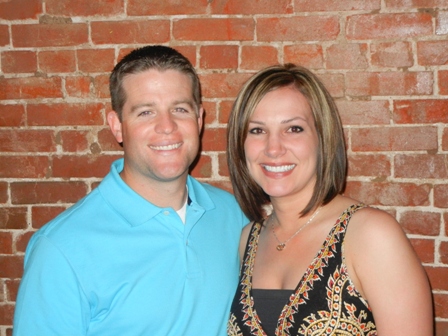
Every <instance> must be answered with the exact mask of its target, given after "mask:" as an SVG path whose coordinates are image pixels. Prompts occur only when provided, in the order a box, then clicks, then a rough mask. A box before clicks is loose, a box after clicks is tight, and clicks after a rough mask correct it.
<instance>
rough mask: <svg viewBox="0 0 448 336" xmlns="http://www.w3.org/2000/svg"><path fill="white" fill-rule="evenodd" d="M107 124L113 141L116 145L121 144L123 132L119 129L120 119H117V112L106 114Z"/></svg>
mask: <svg viewBox="0 0 448 336" xmlns="http://www.w3.org/2000/svg"><path fill="white" fill-rule="evenodd" d="M107 123H108V124H109V128H110V130H111V132H112V134H113V135H114V137H115V139H116V140H117V142H118V143H120V144H121V143H122V142H123V132H122V127H121V121H120V118H119V117H118V114H117V112H115V111H110V112H109V113H108V114H107Z"/></svg>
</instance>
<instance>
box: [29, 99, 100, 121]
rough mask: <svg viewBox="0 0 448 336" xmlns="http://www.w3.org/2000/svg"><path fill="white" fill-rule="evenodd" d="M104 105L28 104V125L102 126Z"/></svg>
mask: <svg viewBox="0 0 448 336" xmlns="http://www.w3.org/2000/svg"><path fill="white" fill-rule="evenodd" d="M103 109H104V105H103V104H101V103H91V104H89V103H86V104H84V103H80V104H76V103H75V104H69V103H61V104H29V105H28V123H29V125H31V126H63V125H64V126H65V125H72V126H79V125H86V126H90V125H103V124H104V119H103V113H102V111H103Z"/></svg>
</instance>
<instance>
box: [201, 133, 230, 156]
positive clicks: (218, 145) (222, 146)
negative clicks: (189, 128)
mask: <svg viewBox="0 0 448 336" xmlns="http://www.w3.org/2000/svg"><path fill="white" fill-rule="evenodd" d="M226 139H227V129H225V128H206V129H204V133H203V136H202V150H203V151H225V150H226Z"/></svg>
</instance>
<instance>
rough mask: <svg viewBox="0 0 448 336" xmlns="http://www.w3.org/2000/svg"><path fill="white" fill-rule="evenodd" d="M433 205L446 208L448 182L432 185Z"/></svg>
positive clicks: (447, 202) (447, 203) (447, 204)
mask: <svg viewBox="0 0 448 336" xmlns="http://www.w3.org/2000/svg"><path fill="white" fill-rule="evenodd" d="M434 205H435V206H436V207H438V208H448V184H436V185H435V186H434ZM445 223H448V221H445ZM447 227H448V225H447Z"/></svg>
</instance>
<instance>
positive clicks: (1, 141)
mask: <svg viewBox="0 0 448 336" xmlns="http://www.w3.org/2000/svg"><path fill="white" fill-rule="evenodd" d="M0 151H2V152H18V153H22V152H54V151H56V146H55V139H54V132H53V131H45V130H27V129H24V130H0Z"/></svg>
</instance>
